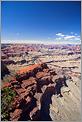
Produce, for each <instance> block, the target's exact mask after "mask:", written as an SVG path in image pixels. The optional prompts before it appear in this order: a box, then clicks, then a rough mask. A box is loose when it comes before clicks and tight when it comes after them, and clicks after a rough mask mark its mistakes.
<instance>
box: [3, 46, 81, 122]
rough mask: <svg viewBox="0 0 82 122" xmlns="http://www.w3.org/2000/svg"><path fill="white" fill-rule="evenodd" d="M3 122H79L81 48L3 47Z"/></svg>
mask: <svg viewBox="0 0 82 122" xmlns="http://www.w3.org/2000/svg"><path fill="white" fill-rule="evenodd" d="M1 109H2V110H1V115H2V116H1V118H2V120H4V121H7V120H8V121H28V120H30V121H35V120H36V121H56V120H57V121H59V120H61V121H78V122H79V121H80V120H81V47H80V45H54V46H53V45H37V44H36V45H34V44H28V45H26V44H2V47H1Z"/></svg>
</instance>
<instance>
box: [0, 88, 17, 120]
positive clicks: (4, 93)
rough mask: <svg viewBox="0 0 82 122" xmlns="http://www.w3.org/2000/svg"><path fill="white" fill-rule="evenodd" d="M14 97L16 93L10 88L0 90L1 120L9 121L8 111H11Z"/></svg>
mask: <svg viewBox="0 0 82 122" xmlns="http://www.w3.org/2000/svg"><path fill="white" fill-rule="evenodd" d="M15 96H16V92H15V91H13V90H12V89H11V88H8V87H7V88H4V89H2V90H1V120H2V121H7V120H9V111H10V110H12V101H13V98H14V97H15Z"/></svg>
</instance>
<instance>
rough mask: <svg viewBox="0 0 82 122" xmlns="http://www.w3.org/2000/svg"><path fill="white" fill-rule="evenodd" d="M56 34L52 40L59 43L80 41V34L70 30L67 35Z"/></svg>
mask: <svg viewBox="0 0 82 122" xmlns="http://www.w3.org/2000/svg"><path fill="white" fill-rule="evenodd" d="M71 34H72V35H71ZM56 36H57V38H55V40H54V41H56V42H59V43H74V44H75V43H81V39H80V36H79V35H77V34H76V33H75V34H74V32H71V33H70V34H69V35H65V34H62V33H57V34H56Z"/></svg>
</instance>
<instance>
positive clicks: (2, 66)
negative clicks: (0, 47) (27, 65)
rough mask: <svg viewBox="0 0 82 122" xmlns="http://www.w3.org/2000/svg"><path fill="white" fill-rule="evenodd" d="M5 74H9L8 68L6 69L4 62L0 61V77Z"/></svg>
mask: <svg viewBox="0 0 82 122" xmlns="http://www.w3.org/2000/svg"><path fill="white" fill-rule="evenodd" d="M6 74H9V70H8V68H7V67H6V65H5V63H3V61H1V79H3V77H4V76H5V75H6Z"/></svg>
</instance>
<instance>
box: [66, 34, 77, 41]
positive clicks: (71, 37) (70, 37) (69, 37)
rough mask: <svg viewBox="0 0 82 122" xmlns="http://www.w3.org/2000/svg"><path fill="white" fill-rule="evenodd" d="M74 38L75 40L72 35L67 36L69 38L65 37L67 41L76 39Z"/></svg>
mask: <svg viewBox="0 0 82 122" xmlns="http://www.w3.org/2000/svg"><path fill="white" fill-rule="evenodd" d="M74 38H75V36H70V35H67V36H65V37H64V39H65V40H68V39H74Z"/></svg>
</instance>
